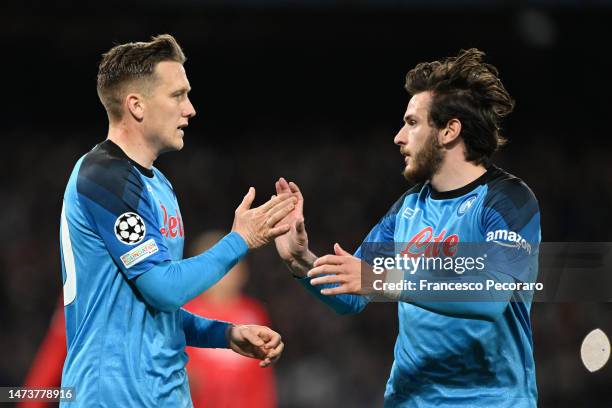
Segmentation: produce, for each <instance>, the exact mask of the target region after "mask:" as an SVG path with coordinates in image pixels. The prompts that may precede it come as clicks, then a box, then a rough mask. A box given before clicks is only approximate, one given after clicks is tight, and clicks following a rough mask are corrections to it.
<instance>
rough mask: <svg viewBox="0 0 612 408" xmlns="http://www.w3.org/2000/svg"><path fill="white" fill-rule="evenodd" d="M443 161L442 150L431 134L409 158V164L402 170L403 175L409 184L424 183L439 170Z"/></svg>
mask: <svg viewBox="0 0 612 408" xmlns="http://www.w3.org/2000/svg"><path fill="white" fill-rule="evenodd" d="M443 160H444V150H442V146H441V145H440V144H439V143H438V141H437V140H436V138H435V134H431V135H430V136H429V138H428V139H427V142H425V145H424V146H423V148H422V149H421V150H420V151H419V152H417V153H416V154H415V155H413V156H412V157H411V162H410V164H409V165H408V166H406V168H405V169H404V172H403V175H404V178H405V179H406V180H408V182H409V183H410V184H419V183H424V182H425V181H427V180H431V178H432V177H433V176H434V174H436V173H437V172H438V170H440V166H442V161H443Z"/></svg>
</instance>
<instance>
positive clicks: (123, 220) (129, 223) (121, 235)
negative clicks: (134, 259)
mask: <svg viewBox="0 0 612 408" xmlns="http://www.w3.org/2000/svg"><path fill="white" fill-rule="evenodd" d="M145 233H146V227H145V223H144V221H143V220H142V218H140V216H139V215H138V214H136V213H133V212H126V213H123V214H121V215H120V216H119V217H117V221H115V236H116V237H117V239H118V240H119V241H121V242H123V243H124V244H127V245H136V244H137V243H139V242H140V241H142V239H143V238H144V237H145Z"/></svg>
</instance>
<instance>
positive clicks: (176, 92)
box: [172, 87, 191, 95]
mask: <svg viewBox="0 0 612 408" xmlns="http://www.w3.org/2000/svg"><path fill="white" fill-rule="evenodd" d="M189 91H191V87H183V88H180V89H177V90H176V91H174V92H172V95H180V94H184V93H189Z"/></svg>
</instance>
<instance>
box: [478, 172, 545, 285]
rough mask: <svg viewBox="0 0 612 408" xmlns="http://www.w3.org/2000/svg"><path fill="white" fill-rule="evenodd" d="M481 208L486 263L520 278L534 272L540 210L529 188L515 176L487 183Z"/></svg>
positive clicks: (529, 278) (528, 278)
mask: <svg viewBox="0 0 612 408" xmlns="http://www.w3.org/2000/svg"><path fill="white" fill-rule="evenodd" d="M489 188H490V189H489V191H488V193H487V196H486V197H485V201H484V205H483V209H482V220H481V226H482V233H483V235H484V237H485V248H486V252H487V255H488V261H487V264H488V265H492V266H493V267H495V269H496V271H498V272H501V273H504V274H506V275H509V276H511V277H513V278H514V279H516V280H518V281H521V282H533V281H534V280H535V278H536V274H537V254H538V251H539V244H540V239H541V237H540V210H539V207H538V202H537V200H536V198H535V195H534V194H533V192H532V191H531V190H530V189H529V187H527V185H526V184H525V183H523V182H522V181H521V180H519V179H516V178H511V179H505V180H501V181H499V182H497V183H494V184H492V185H491V186H490V187H489Z"/></svg>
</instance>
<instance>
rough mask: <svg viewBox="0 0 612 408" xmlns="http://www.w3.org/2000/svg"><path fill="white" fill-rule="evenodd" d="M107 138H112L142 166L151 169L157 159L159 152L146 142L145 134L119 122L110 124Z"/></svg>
mask: <svg viewBox="0 0 612 408" xmlns="http://www.w3.org/2000/svg"><path fill="white" fill-rule="evenodd" d="M107 139H109V140H111V141H112V142H113V143H115V144H116V145H117V146H119V147H120V148H121V150H123V151H124V152H125V154H127V156H128V157H129V158H130V159H132V160H133V161H135V162H136V163H138V164H140V165H141V166H142V167H145V168H147V169H151V168H152V167H153V162H154V161H155V159H157V156H158V154H157V152H156V151H155V150H154V149H153V148H152V147H151V146H150V145H149V144H147V143H146V142H145V138H144V135H143V134H142V133H141V132H139V131H137V130H134V129H129V128H128V126H126V125H125V124H123V123H121V122H119V123H116V124H112V123H111V124H110V125H109V128H108V135H107Z"/></svg>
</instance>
